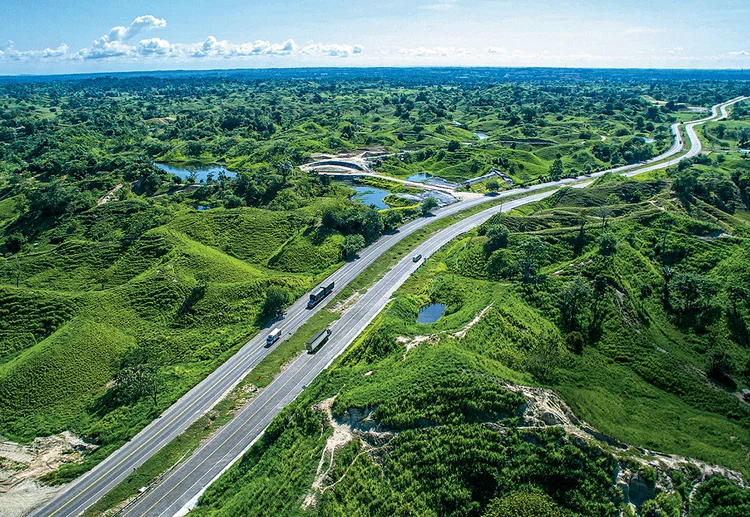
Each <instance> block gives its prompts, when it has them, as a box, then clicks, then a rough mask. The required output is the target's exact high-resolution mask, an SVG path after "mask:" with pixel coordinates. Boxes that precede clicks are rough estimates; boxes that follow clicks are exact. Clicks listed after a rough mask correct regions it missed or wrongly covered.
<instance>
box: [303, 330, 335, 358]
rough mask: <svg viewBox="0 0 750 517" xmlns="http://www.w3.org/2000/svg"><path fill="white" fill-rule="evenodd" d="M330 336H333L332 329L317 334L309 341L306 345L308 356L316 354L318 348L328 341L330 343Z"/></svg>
mask: <svg viewBox="0 0 750 517" xmlns="http://www.w3.org/2000/svg"><path fill="white" fill-rule="evenodd" d="M330 335H331V329H323V330H321V331H320V332H318V333H317V334H315V335H314V336H313V337H311V338H310V339H309V340H308V341H307V344H306V346H307V353H308V354H313V353H315V351H316V350H317V349H318V348H320V346H321V345H322V344H323V343H325V342H326V341H328V338H329V337H330Z"/></svg>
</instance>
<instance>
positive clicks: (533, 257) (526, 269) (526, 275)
mask: <svg viewBox="0 0 750 517" xmlns="http://www.w3.org/2000/svg"><path fill="white" fill-rule="evenodd" d="M520 251H521V258H520V259H519V267H520V269H521V273H522V275H523V281H524V282H526V283H528V282H530V281H531V279H532V277H533V276H534V274H536V271H537V269H538V268H539V263H540V262H542V261H543V260H545V258H546V256H547V244H546V243H545V242H544V241H543V240H542V239H540V238H539V237H536V236H533V237H531V238H529V239H527V240H526V241H525V242H524V243H523V244H521V246H520Z"/></svg>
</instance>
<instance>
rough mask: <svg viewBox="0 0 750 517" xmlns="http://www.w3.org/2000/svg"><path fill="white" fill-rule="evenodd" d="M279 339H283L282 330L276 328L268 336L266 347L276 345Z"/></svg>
mask: <svg viewBox="0 0 750 517" xmlns="http://www.w3.org/2000/svg"><path fill="white" fill-rule="evenodd" d="M279 339H281V329H280V328H278V327H276V328H275V329H273V330H272V331H271V333H270V334H268V337H267V338H266V346H271V345H273V344H274V343H276V342H277V341H278V340H279Z"/></svg>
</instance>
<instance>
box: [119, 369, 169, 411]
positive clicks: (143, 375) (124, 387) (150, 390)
mask: <svg viewBox="0 0 750 517" xmlns="http://www.w3.org/2000/svg"><path fill="white" fill-rule="evenodd" d="M114 383H115V389H116V392H117V398H119V399H120V400H121V401H122V402H124V403H132V402H136V401H138V400H139V399H140V398H141V397H145V396H148V397H150V398H151V401H152V402H153V403H154V406H156V405H157V402H158V400H157V397H158V394H159V391H160V389H161V376H160V374H159V371H158V370H157V368H156V367H155V366H153V365H149V364H137V365H134V366H126V367H124V368H122V369H121V370H120V371H119V372H117V374H115V379H114Z"/></svg>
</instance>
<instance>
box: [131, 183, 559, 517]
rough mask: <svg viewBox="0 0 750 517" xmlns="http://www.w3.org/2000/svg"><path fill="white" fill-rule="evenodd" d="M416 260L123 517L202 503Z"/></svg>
mask: <svg viewBox="0 0 750 517" xmlns="http://www.w3.org/2000/svg"><path fill="white" fill-rule="evenodd" d="M553 192H554V191H546V192H542V193H538V194H533V195H530V196H527V197H524V198H521V199H517V200H514V201H509V202H507V203H505V204H503V205H502V206H495V207H492V208H490V209H488V210H484V211H482V212H480V213H478V214H475V215H473V216H470V217H467V218H466V219H464V220H462V221H459V222H457V223H455V224H453V225H451V226H449V227H448V228H446V229H444V230H442V231H440V232H438V233H436V234H435V235H433V236H432V237H430V238H429V239H427V240H426V241H425V242H424V243H422V244H421V245H420V246H419V248H418V252H419V253H421V254H422V256H423V257H424V258H427V257H429V256H430V255H431V254H433V253H434V252H435V251H437V250H438V249H440V248H441V247H442V246H444V245H445V244H447V243H449V242H450V241H452V240H453V239H455V238H456V237H457V236H459V235H461V234H462V233H464V232H468V231H470V230H472V229H474V228H476V227H477V226H479V225H480V224H482V223H483V222H484V221H486V220H487V219H489V218H490V217H491V216H492V215H494V214H496V213H499V212H500V211H501V210H502V211H504V212H505V211H508V210H511V209H513V208H515V207H518V206H521V205H523V204H526V203H532V202H534V201H538V200H540V199H543V198H545V197H547V196H549V195H551V194H552V193H553ZM421 263H422V261H419V262H418V263H415V262H413V261H412V258H411V256H407V257H404V258H403V259H402V260H401V261H400V262H398V264H397V265H396V266H394V267H393V268H392V269H391V270H390V271H388V272H387V273H386V274H385V276H384V277H383V278H381V279H380V280H379V281H378V282H377V283H376V284H375V285H374V286H373V287H372V288H371V289H370V290H368V291H367V293H366V294H365V295H364V296H362V298H360V299H359V301H357V302H356V303H354V304H353V305H352V306H351V307H350V308H349V309H347V311H346V312H345V313H344V315H343V316H342V317H341V318H340V319H339V320H337V321H336V322H334V323H333V324H332V325H331V327H330V328H331V332H332V334H331V337H330V338H329V340H328V342H327V343H326V344H324V345H323V346H322V347H321V348H320V349H319V350H318V351H317V353H315V354H307V353H303V354H301V355H300V356H298V357H297V358H296V359H295V360H294V361H293V362H292V363H291V364H290V365H289V366H288V367H287V368H286V369H285V370H284V371H283V372H281V373H280V374H279V375H278V376H277V377H276V379H274V380H273V382H272V383H271V384H270V385H268V386H267V387H266V388H265V389H264V390H263V391H262V392H261V393H259V394H258V396H256V397H255V398H254V399H253V400H251V401H250V402H249V403H247V404H246V405H245V406H244V407H243V408H242V410H241V411H240V412H239V413H238V414H237V415H236V416H235V417H234V418H233V419H232V420H231V421H230V422H229V423H228V424H227V425H225V426H224V427H222V428H221V429H220V430H219V431H218V432H216V433H215V434H214V435H213V436H212V437H211V438H210V440H208V441H207V442H205V443H204V444H203V445H201V447H200V448H199V449H198V450H196V451H195V452H194V453H193V455H192V456H191V457H190V458H188V459H187V460H186V461H184V462H183V463H181V464H179V465H178V466H177V468H175V469H174V470H172V471H171V472H170V473H169V474H168V475H167V476H165V477H164V478H163V480H161V481H160V482H159V483H158V484H157V485H156V486H154V487H151V489H150V490H149V491H148V492H146V493H145V494H144V495H143V496H141V497H140V498H139V499H138V500H137V502H136V503H135V504H133V505H132V506H130V507H129V508H127V509H126V510H125V511H124V512H123V515H125V516H127V517H138V516H144V515H149V516H152V515H153V516H172V515H174V514H176V513H178V512H179V511H180V510H181V509H182V508H183V507H184V506H186V505H189V503H191V502H192V501H195V500H197V496H198V495H199V493H200V492H201V490H202V489H203V488H204V487H206V486H208V485H209V484H210V482H211V481H212V480H213V479H215V478H216V477H217V476H218V475H220V474H221V473H222V472H223V471H224V469H225V468H226V467H228V466H230V465H231V464H232V463H233V462H234V461H235V460H236V459H238V458H239V456H241V455H242V453H243V451H245V450H246V449H247V448H248V447H249V446H250V445H251V444H252V443H253V441H254V440H255V439H256V438H257V437H258V436H259V435H260V433H261V432H262V431H263V430H264V429H265V428H266V426H268V424H269V423H270V422H271V420H273V418H274V417H275V416H276V415H277V414H278V412H279V411H280V410H281V409H282V408H283V407H284V406H286V405H287V404H289V403H290V402H291V401H293V400H294V399H295V398H296V397H297V396H298V395H299V394H300V393H301V392H302V389H303V386H306V385H308V384H310V383H311V382H312V381H313V379H315V377H316V376H317V375H318V374H319V373H320V372H322V371H323V370H324V369H325V368H326V367H327V366H328V365H329V364H331V362H332V361H333V360H334V359H335V358H336V357H337V356H338V355H340V354H341V353H342V352H343V351H344V350H345V349H346V348H347V347H348V346H349V345H350V344H351V343H352V342H353V341H354V339H356V337H357V336H358V335H359V333H360V332H361V331H362V330H363V329H364V328H365V327H367V325H368V324H369V323H370V322H371V321H372V320H373V319H374V318H375V316H377V315H378V313H379V312H380V311H381V310H382V309H383V307H385V305H386V304H387V303H388V300H389V299H390V298H391V295H392V294H393V292H394V291H396V289H398V288H399V287H400V286H401V285H402V284H403V283H404V282H405V281H406V280H407V279H408V278H409V276H410V275H411V274H412V273H413V272H414V270H416V269H417V267H419V265H420V264H421Z"/></svg>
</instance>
